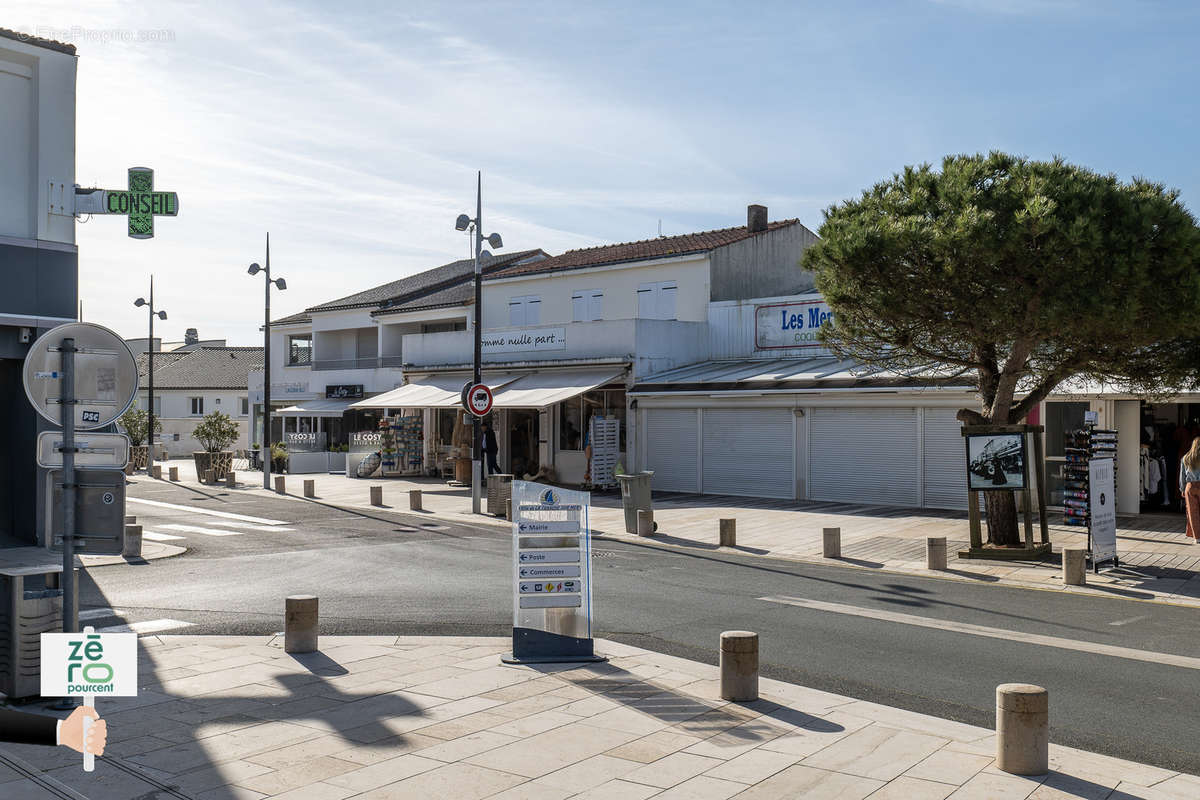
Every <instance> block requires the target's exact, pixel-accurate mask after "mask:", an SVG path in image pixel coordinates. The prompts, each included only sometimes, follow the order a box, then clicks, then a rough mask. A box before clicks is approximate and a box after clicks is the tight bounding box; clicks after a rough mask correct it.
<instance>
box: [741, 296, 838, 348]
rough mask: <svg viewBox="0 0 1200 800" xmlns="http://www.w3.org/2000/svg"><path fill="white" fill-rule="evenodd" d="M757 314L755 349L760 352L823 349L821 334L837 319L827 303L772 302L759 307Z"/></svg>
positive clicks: (812, 301) (816, 301)
mask: <svg viewBox="0 0 1200 800" xmlns="http://www.w3.org/2000/svg"><path fill="white" fill-rule="evenodd" d="M754 312H755V318H754V347H755V349H757V350H777V349H780V348H794V347H820V346H821V342H820V340H819V339H818V338H817V332H818V330H819V329H820V327H821V326H822V325H824V324H825V323H826V322H828V321H829V320H831V319H833V312H832V311H830V310H829V305H828V304H826V303H825V301H824V300H805V301H802V302H798V303H771V304H770V305H765V306H758V307H756V308H755V309H754Z"/></svg>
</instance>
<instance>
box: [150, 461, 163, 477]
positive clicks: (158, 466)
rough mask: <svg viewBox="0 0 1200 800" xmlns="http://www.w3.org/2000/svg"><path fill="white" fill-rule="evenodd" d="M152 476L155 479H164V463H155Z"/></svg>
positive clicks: (151, 470) (151, 471) (151, 472)
mask: <svg viewBox="0 0 1200 800" xmlns="http://www.w3.org/2000/svg"><path fill="white" fill-rule="evenodd" d="M150 477H151V478H154V479H155V480H160V481H161V480H162V464H155V465H154V466H153V467H151V468H150Z"/></svg>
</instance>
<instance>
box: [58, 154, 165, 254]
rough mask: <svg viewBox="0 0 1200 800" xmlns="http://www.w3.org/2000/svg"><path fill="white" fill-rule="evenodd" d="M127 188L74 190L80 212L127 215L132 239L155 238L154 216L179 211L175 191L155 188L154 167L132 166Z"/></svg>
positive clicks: (77, 210)
mask: <svg viewBox="0 0 1200 800" xmlns="http://www.w3.org/2000/svg"><path fill="white" fill-rule="evenodd" d="M128 186H129V188H127V189H80V190H77V191H76V193H75V213H77V214H124V215H125V216H126V217H127V218H128V220H129V236H130V238H132V239H151V238H153V237H154V218H155V217H173V216H175V215H176V214H178V213H179V196H178V195H176V194H175V192H156V191H154V170H152V169H149V168H148V167H130V168H129V176H128Z"/></svg>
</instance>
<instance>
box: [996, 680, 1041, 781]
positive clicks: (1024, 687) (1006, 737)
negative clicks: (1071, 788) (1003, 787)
mask: <svg viewBox="0 0 1200 800" xmlns="http://www.w3.org/2000/svg"><path fill="white" fill-rule="evenodd" d="M996 768H997V769H1000V770H1002V771H1003V772H1010V773H1012V774H1013V775H1044V774H1046V773H1047V772H1049V771H1050V701H1049V694H1048V693H1047V692H1046V690H1045V689H1043V688H1042V687H1041V686H1033V685H1031V684H1028V683H1002V684H1000V685H999V686H997V687H996Z"/></svg>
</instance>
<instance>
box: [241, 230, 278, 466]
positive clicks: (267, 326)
mask: <svg viewBox="0 0 1200 800" xmlns="http://www.w3.org/2000/svg"><path fill="white" fill-rule="evenodd" d="M246 271H247V272H249V273H250V274H251V275H257V274H258V273H259V272H263V273H265V274H266V278H267V283H266V286H265V287H264V289H263V292H264V296H265V298H266V313H265V314H264V316H263V454H262V465H263V488H264V489H270V488H271V284H275V287H276V288H277V289H279V291H281V292H282V291H283V290H284V289H286V288H287V281H285V280H284V279H283V278H276V279H275V280H271V234H269V233H268V234H267V266H266V267H265V268H264V267H260V266H259V265H258V264H251V265H250V269H248V270H246Z"/></svg>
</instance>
